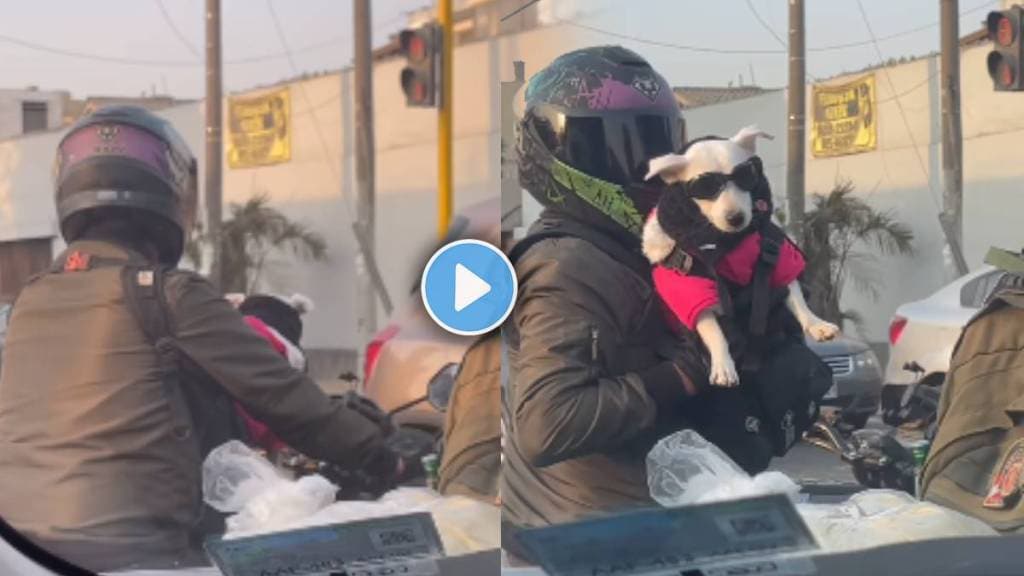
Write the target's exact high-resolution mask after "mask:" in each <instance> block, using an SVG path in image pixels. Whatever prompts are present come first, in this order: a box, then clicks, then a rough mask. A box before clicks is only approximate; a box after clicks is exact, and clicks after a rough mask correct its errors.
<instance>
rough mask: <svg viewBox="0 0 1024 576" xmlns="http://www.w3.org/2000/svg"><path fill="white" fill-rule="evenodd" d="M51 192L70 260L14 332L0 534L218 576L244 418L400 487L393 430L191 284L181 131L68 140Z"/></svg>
mask: <svg viewBox="0 0 1024 576" xmlns="http://www.w3.org/2000/svg"><path fill="white" fill-rule="evenodd" d="M54 175H55V192H56V207H57V215H58V217H59V222H60V230H61V234H62V236H63V238H64V239H65V240H66V241H67V243H68V244H69V246H68V248H67V250H66V251H65V252H64V253H62V254H61V255H60V256H58V257H57V259H56V261H55V262H54V264H53V266H52V267H51V268H50V270H48V271H47V272H45V273H43V274H41V275H40V276H38V277H37V278H35V279H33V280H32V281H31V282H30V283H29V284H28V285H27V286H26V287H25V288H24V290H23V291H22V292H21V294H20V296H19V297H18V299H17V302H16V304H15V306H14V310H13V313H12V315H11V319H10V325H9V331H8V333H7V338H6V347H5V349H4V356H3V375H2V379H0V516H2V517H3V518H4V519H5V520H6V521H7V522H9V523H10V524H11V525H13V526H14V527H15V528H17V529H18V530H20V531H22V532H23V533H24V534H25V535H26V536H28V537H29V538H31V539H32V540H34V541H35V542H37V543H39V544H41V545H42V546H44V547H45V548H47V549H49V550H50V551H52V552H54V553H56V554H57V555H59V556H61V557H64V558H67V559H69V560H71V561H73V562H76V563H78V564H81V565H82V566H83V567H85V568H88V569H92V570H95V571H103V570H114V569H127V568H166V567H174V566H180V565H198V564H206V563H207V562H206V560H205V558H204V557H203V554H202V552H201V546H200V543H201V538H203V537H204V536H205V534H203V532H202V530H201V526H202V525H204V524H205V522H206V518H205V515H204V513H203V502H202V493H201V477H200V476H201V464H202V461H203V458H204V457H205V455H206V453H207V452H208V451H209V450H210V449H212V448H213V447H215V446H217V445H219V444H220V443H222V442H224V441H226V440H228V439H231V438H233V437H236V434H237V433H238V432H239V423H238V419H237V418H236V417H235V414H236V413H235V411H234V402H235V401H237V402H239V403H240V404H242V405H243V406H244V408H245V409H246V411H247V412H249V413H250V414H252V415H253V416H254V417H255V418H258V419H259V420H260V421H261V422H264V423H266V424H267V425H269V426H270V428H271V429H272V430H273V431H274V432H275V433H276V434H277V435H278V436H280V438H281V439H282V440H284V441H285V442H287V443H288V444H289V445H291V446H293V447H295V448H296V449H298V450H301V451H302V452H303V453H305V454H307V455H309V456H311V457H314V458H318V459H321V460H325V461H329V462H332V463H335V464H337V465H340V466H344V467H348V468H353V469H361V470H362V471H363V472H365V473H368V474H372V475H374V476H375V477H378V478H380V479H381V483H391V484H393V483H395V482H397V481H398V480H399V479H400V478H401V477H402V474H403V473H404V471H405V470H406V469H407V468H408V467H407V466H406V465H405V463H404V462H403V461H402V460H401V459H400V458H399V457H398V456H397V455H396V453H395V452H394V451H392V450H391V449H390V448H389V447H388V446H387V444H386V441H385V440H386V438H385V434H384V432H383V430H384V429H385V424H384V423H383V422H380V421H379V418H377V417H376V416H375V415H374V414H372V413H370V414H366V415H364V414H363V413H362V412H361V411H360V410H359V409H358V407H356V408H353V404H351V403H337V402H332V400H331V399H330V398H328V397H327V396H326V395H325V394H324V393H323V392H322V391H321V390H320V389H319V387H318V386H317V385H316V384H315V383H314V382H313V381H312V380H310V379H309V378H308V377H306V376H305V375H304V374H303V373H301V372H299V371H296V370H294V369H293V368H292V367H291V366H289V364H288V362H287V361H286V360H285V359H284V358H283V357H282V356H281V355H279V354H278V353H276V352H275V351H274V349H273V348H272V347H270V346H268V345H267V343H266V342H265V341H264V340H263V339H262V338H261V337H260V336H259V335H258V334H257V333H256V332H254V331H253V330H252V329H250V327H249V326H247V325H246V324H245V322H243V320H242V316H241V315H240V314H239V313H238V312H237V311H236V310H234V308H233V307H232V306H231V304H230V303H229V302H228V301H227V300H225V299H224V297H223V296H222V295H221V294H220V293H219V292H218V291H217V290H216V289H215V288H214V287H213V286H212V285H211V284H210V283H208V282H207V281H206V280H204V279H203V278H201V277H200V276H198V275H196V274H193V273H189V272H186V271H183V270H180V269H178V268H177V264H178V262H179V259H180V258H181V255H182V251H183V247H184V245H185V241H186V237H187V235H188V233H189V231H190V230H191V226H192V222H193V218H194V216H195V212H196V202H197V199H196V196H197V184H196V181H197V169H196V161H195V159H194V157H193V155H192V153H191V152H190V150H189V148H188V146H187V145H186V144H185V143H184V141H183V140H182V139H181V137H180V136H179V135H178V134H177V132H176V131H175V130H174V128H173V127H172V126H171V125H170V124H169V123H168V122H166V121H165V120H163V119H161V118H159V117H158V116H156V115H154V114H152V113H150V112H148V111H146V110H144V109H142V108H138V107H130V106H115V107H110V108H106V109H102V110H100V111H98V112H96V113H94V114H92V115H91V116H88V117H86V118H83V119H82V120H80V121H79V122H78V123H77V124H76V125H74V126H73V127H72V128H71V129H70V131H69V132H68V133H67V135H66V136H65V137H64V138H63V140H62V141H61V143H60V145H59V147H58V150H57V160H56V165H55V170H54ZM142 312H147V313H142ZM370 412H372V411H370Z"/></svg>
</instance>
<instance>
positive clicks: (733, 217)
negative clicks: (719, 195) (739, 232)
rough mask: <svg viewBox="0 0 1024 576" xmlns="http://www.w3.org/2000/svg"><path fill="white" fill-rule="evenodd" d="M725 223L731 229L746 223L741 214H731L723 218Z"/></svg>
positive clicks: (744, 217) (745, 218)
mask: <svg viewBox="0 0 1024 576" xmlns="http://www.w3.org/2000/svg"><path fill="white" fill-rule="evenodd" d="M725 221H726V222H728V223H729V226H732V227H733V228H739V227H740V226H743V225H744V224H746V222H747V217H746V216H744V215H743V212H733V213H732V214H729V216H727V217H726V218H725Z"/></svg>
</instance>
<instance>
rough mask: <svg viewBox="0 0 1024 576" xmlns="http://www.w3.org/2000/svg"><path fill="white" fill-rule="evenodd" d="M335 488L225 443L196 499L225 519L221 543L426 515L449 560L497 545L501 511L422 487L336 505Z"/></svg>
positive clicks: (206, 472) (214, 455)
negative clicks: (286, 472)
mask: <svg viewBox="0 0 1024 576" xmlns="http://www.w3.org/2000/svg"><path fill="white" fill-rule="evenodd" d="M337 490H338V488H337V486H335V485H333V484H331V483H330V482H329V481H327V479H325V478H324V477H322V476H319V475H313V476H305V477H303V478H300V479H299V480H289V479H287V478H285V477H283V476H282V475H281V474H279V473H278V472H277V470H276V469H275V468H274V467H273V465H271V464H270V462H268V461H267V460H266V459H265V458H263V457H262V456H260V455H259V454H258V453H256V452H255V451H253V450H251V449H250V448H249V447H247V446H246V445H245V444H242V443H241V442H237V441H232V442H228V443H227V444H224V445H222V446H220V447H218V448H217V449H215V450H214V451H213V452H211V453H210V455H209V456H208V457H207V459H206V462H204V463H203V498H204V499H205V500H206V502H207V503H208V504H209V505H210V506H212V507H214V508H216V509H217V510H220V511H221V512H236V514H234V515H233V516H230V517H228V519H227V533H226V534H225V535H224V538H225V539H232V538H241V537H244V536H255V535H258V534H267V533H270V532H281V531H284V530H294V529H298V528H306V527H310V526H322V525H325V524H339V523H344V522H355V521H358V520H369V519H371V518H383V517H387V516H399V515H402V514H412V513H415V512H429V513H430V514H431V516H432V517H433V519H434V523H435V525H436V526H437V530H438V532H439V533H440V535H441V540H442V542H443V544H444V547H445V551H446V552H447V553H448V554H449V555H459V554H468V553H472V552H479V551H483V550H490V549H495V548H500V547H501V531H500V524H501V509H500V508H499V507H497V506H492V505H489V504H485V503H482V502H478V501H476V500H473V499H471V498H466V497H463V496H441V495H439V494H438V493H436V492H434V491H432V490H428V489H426V488H399V489H397V490H393V491H391V492H389V493H387V494H385V495H384V496H382V497H381V498H380V499H379V500H376V501H344V502H335V495H336V494H337Z"/></svg>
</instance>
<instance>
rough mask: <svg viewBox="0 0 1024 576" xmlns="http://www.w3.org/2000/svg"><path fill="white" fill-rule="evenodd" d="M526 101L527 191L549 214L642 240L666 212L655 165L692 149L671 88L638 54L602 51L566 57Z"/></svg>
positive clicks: (520, 147)
mask: <svg viewBox="0 0 1024 576" xmlns="http://www.w3.org/2000/svg"><path fill="white" fill-rule="evenodd" d="M518 100H519V101H518V102H517V107H518V109H517V110H516V113H517V116H518V122H517V126H516V131H517V133H516V152H517V161H518V165H519V180H520V184H521V185H522V186H523V188H525V189H526V190H528V191H529V192H530V194H531V195H532V196H534V198H536V199H537V200H538V201H539V202H540V203H541V204H542V205H544V206H545V207H547V208H551V209H554V210H557V211H560V212H564V213H567V214H569V215H570V216H572V217H575V218H577V219H580V220H583V221H586V222H588V223H591V224H594V225H598V226H601V227H603V228H611V229H613V230H614V231H621V230H623V229H625V230H626V231H628V232H630V233H631V234H633V235H636V236H639V234H640V230H641V228H642V225H643V218H644V216H646V214H647V213H648V212H649V211H650V209H651V208H652V207H653V206H654V204H655V203H656V202H657V194H656V191H654V190H652V189H651V187H649V186H646V185H644V176H645V175H646V173H647V161H648V160H650V159H651V158H654V157H657V156H660V155H663V154H667V153H670V152H675V151H678V150H679V149H681V148H682V146H683V144H684V142H685V139H686V134H685V132H686V130H685V123H684V121H683V117H682V113H681V111H680V108H679V103H678V101H677V100H676V98H675V94H674V93H673V91H672V87H671V86H670V85H669V84H668V82H667V81H666V80H665V79H664V78H663V77H662V76H661V75H660V74H658V73H657V72H655V71H654V69H653V68H652V67H651V65H650V64H648V63H647V61H646V60H644V59H643V58H642V57H640V56H639V55H637V54H636V53H634V52H632V51H630V50H627V49H625V48H621V47H618V46H599V47H592V48H584V49H582V50H576V51H573V52H569V53H567V54H564V55H562V56H560V57H559V58H557V59H556V60H555V61H554V62H552V63H551V64H550V65H549V66H548V67H547V68H545V69H543V70H541V71H540V72H538V73H537V74H536V75H534V76H533V77H532V78H531V79H530V81H529V83H528V84H527V85H526V86H525V88H524V89H523V90H521V91H520V95H519V98H518Z"/></svg>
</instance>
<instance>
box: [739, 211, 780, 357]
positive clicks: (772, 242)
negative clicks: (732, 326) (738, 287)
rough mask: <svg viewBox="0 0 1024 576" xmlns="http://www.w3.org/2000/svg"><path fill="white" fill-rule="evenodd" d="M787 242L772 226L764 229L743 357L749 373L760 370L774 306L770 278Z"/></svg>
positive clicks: (752, 291)
mask: <svg viewBox="0 0 1024 576" xmlns="http://www.w3.org/2000/svg"><path fill="white" fill-rule="evenodd" d="M785 241H786V235H785V233H783V232H782V230H781V229H780V228H779V227H778V226H774V225H772V224H771V223H769V224H768V225H766V226H763V227H762V228H761V253H760V255H759V256H758V259H757V264H755V265H754V279H753V281H752V282H751V296H750V298H751V300H750V326H749V330H748V340H747V349H746V352H745V354H744V356H743V365H744V366H743V367H744V369H745V370H748V371H750V372H756V371H758V370H759V369H760V368H761V359H762V357H763V355H764V349H765V333H766V332H767V331H768V313H769V312H770V310H771V304H772V302H771V300H772V298H771V296H772V294H771V277H772V274H773V273H774V272H775V266H776V264H778V262H779V254H781V252H782V245H783V243H784V242H785Z"/></svg>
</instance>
